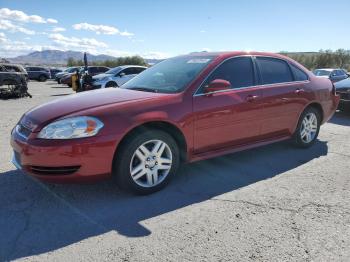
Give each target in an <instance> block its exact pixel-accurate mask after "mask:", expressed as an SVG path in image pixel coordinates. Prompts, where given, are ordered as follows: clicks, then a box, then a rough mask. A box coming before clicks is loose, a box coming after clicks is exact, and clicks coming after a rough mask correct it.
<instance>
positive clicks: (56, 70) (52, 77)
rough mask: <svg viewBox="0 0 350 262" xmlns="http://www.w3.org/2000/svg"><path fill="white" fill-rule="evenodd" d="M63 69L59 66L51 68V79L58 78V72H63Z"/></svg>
mask: <svg viewBox="0 0 350 262" xmlns="http://www.w3.org/2000/svg"><path fill="white" fill-rule="evenodd" d="M62 71H63V70H61V69H58V68H50V74H51V79H55V78H56V74H58V73H61V72H62Z"/></svg>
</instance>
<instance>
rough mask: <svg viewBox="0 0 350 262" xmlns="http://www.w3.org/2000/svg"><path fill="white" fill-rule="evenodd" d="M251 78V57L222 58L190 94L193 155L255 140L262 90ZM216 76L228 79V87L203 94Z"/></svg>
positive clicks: (259, 120)
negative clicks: (218, 64)
mask: <svg viewBox="0 0 350 262" xmlns="http://www.w3.org/2000/svg"><path fill="white" fill-rule="evenodd" d="M255 78H256V77H255V71H254V67H253V62H252V59H251V57H250V56H245V57H234V58H230V59H228V60H226V61H225V62H223V63H222V64H221V65H220V66H218V67H217V68H216V69H215V70H214V71H213V72H212V73H211V74H210V75H209V77H208V78H207V79H206V80H205V81H204V83H203V84H202V86H201V87H200V88H199V90H197V92H196V94H195V95H194V97H193V112H194V116H195V120H194V151H195V152H194V153H195V154H199V153H204V152H207V151H212V150H220V149H224V148H226V147H232V146H239V145H244V144H248V143H252V142H254V141H256V140H258V136H259V134H260V125H261V119H260V118H261V115H262V106H261V102H260V99H261V95H262V93H261V90H260V89H259V88H257V87H256V86H255V83H256V80H255ZM216 79H223V80H226V81H229V82H230V84H231V89H229V90H225V91H217V92H213V93H209V94H208V93H207V94H205V93H204V91H203V89H204V87H205V86H206V85H208V84H209V83H210V82H212V81H213V80H216Z"/></svg>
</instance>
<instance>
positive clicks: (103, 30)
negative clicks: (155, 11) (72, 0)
mask: <svg viewBox="0 0 350 262" xmlns="http://www.w3.org/2000/svg"><path fill="white" fill-rule="evenodd" d="M72 27H73V28H74V29H75V30H88V31H93V32H95V33H96V34H98V35H99V34H104V35H121V36H133V35H134V34H133V33H130V32H128V31H124V32H121V31H119V29H118V28H116V27H114V26H109V25H92V24H89V23H79V24H74V25H72Z"/></svg>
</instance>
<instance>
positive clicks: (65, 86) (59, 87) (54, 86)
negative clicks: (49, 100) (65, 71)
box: [50, 83, 71, 89]
mask: <svg viewBox="0 0 350 262" xmlns="http://www.w3.org/2000/svg"><path fill="white" fill-rule="evenodd" d="M50 88H57V89H61V88H62V89H63V88H64V89H67V88H70V89H71V87H69V86H67V85H60V86H58V85H57V83H56V84H55V85H53V86H50Z"/></svg>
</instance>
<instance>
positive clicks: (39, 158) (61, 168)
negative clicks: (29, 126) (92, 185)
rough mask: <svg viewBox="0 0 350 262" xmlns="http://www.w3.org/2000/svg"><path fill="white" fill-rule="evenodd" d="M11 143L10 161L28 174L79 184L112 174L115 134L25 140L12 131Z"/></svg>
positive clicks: (45, 179)
mask: <svg viewBox="0 0 350 262" xmlns="http://www.w3.org/2000/svg"><path fill="white" fill-rule="evenodd" d="M11 146H12V148H13V150H14V155H13V158H12V163H13V164H14V165H15V166H16V168H18V169H21V170H22V171H24V172H25V173H27V174H29V175H30V176H33V177H35V178H38V179H40V180H43V181H47V182H53V183H81V182H93V181H96V180H101V179H105V178H108V177H109V176H110V175H111V172H112V164H113V157H114V151H115V148H116V141H115V137H114V136H103V137H102V136H101V137H98V136H96V137H90V138H82V139H72V140H62V141H58V140H43V139H36V138H33V139H28V140H27V139H25V138H24V137H22V136H20V135H19V134H17V132H16V131H13V133H12V136H11Z"/></svg>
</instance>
